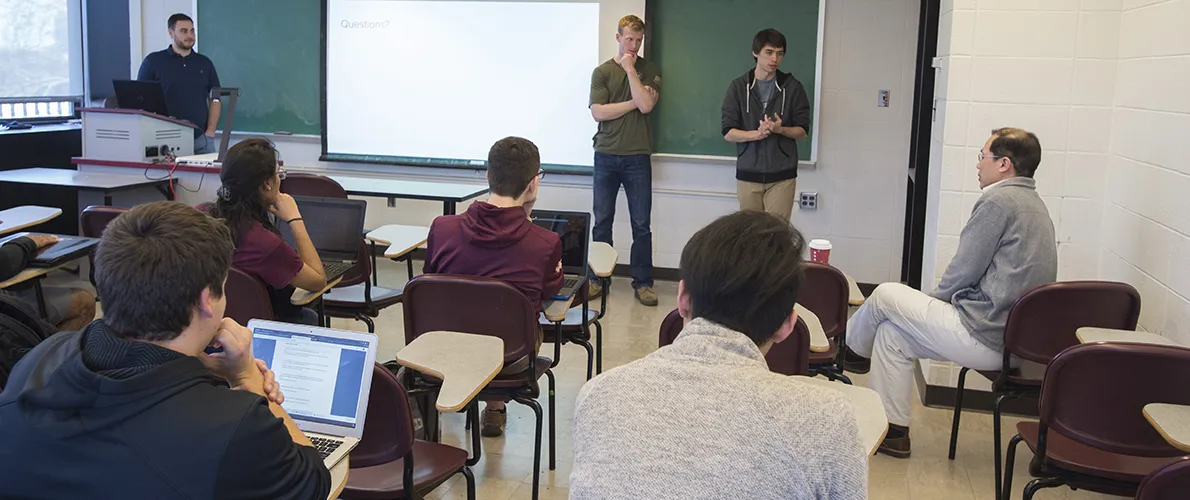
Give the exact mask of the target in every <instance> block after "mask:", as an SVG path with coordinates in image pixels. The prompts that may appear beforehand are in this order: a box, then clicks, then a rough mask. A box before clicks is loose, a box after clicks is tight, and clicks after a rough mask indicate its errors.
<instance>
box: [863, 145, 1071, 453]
mask: <svg viewBox="0 0 1190 500" xmlns="http://www.w3.org/2000/svg"><path fill="white" fill-rule="evenodd" d="M1040 163H1041V143H1040V142H1038V140H1037V136H1035V135H1033V134H1032V133H1030V132H1026V131H1024V130H1020V129H1014V128H1001V129H997V130H993V131H992V137H991V138H990V139H988V141H987V143H985V144H984V146H983V150H982V151H980V153H979V163H977V164H976V169H977V170H978V176H979V187H980V188H982V189H983V194H982V195H981V196H980V197H979V201H976V202H975V207H974V208H973V209H972V211H971V219H970V220H968V221H967V226H966V227H964V228H963V232H962V234H960V235H959V248H958V251H957V252H956V253H955V256H954V259H952V260H951V261H950V265H949V266H947V268H946V273H945V274H943V275H942V281H941V282H940V283H939V284H938V288H937V289H936V290H934V293H932V294H930V295H926V294H924V293H922V292H920V291H918V290H914V289H912V288H909V287H907V286H905V285H902V284H900V283H885V284H883V285H880V286H878V287H876V291H875V292H873V293H872V296H871V297H869V298H868V300H867V302H865V303H864V305H863V306H862V307H860V308H859V311H856V313H855V315H854V316H853V317H852V318H851V319H850V320H848V322H847V347H848V352H847V353H846V355H847V363H846V368H847V369H848V370H849V371H853V372H857V373H867V372H868V369H869V368H871V371H872V375H871V377H869V379H868V385H870V386H871V388H872V389H873V390H875V391H876V392H878V393H880V397H881V398H882V399H883V400H884V411H885V412H886V413H887V414H888V421H889V429H888V435H887V436H886V437H885V439H884V442H883V443H881V445H880V449H879V451H880V452H882V453H885V454H887V455H891V456H894V457H899V458H906V457H908V456H909V452H910V446H909V407H910V398H912V395H913V362H914V360H917V359H936V360H939V361H952V362H954V363H957V364H959V365H961V366H965V367H968V368H971V369H975V370H997V369H1000V368H1001V367H1002V366H1003V363H1004V354H1003V353H1004V324H1005V323H1006V322H1007V320H1008V311H1009V309H1011V308H1012V305H1013V304H1014V303H1015V302H1016V301H1017V299H1019V298H1020V297H1021V296H1022V295H1024V294H1025V293H1026V292H1028V291H1029V290H1032V289H1033V288H1036V287H1038V286H1041V285H1044V284H1046V283H1052V282H1053V281H1055V280H1056V279H1057V273H1058V249H1057V242H1056V240H1055V238H1054V223H1053V221H1051V220H1050V215H1049V211H1048V209H1046V206H1045V203H1043V202H1042V201H1041V197H1040V196H1038V195H1037V183H1036V181H1034V180H1033V174H1034V173H1035V172H1036V171H1037V166H1038V164H1040ZM869 358H870V359H869Z"/></svg>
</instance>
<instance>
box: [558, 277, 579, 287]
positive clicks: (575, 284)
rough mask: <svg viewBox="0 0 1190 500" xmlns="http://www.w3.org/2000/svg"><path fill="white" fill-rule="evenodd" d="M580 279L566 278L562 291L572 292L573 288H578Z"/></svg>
mask: <svg viewBox="0 0 1190 500" xmlns="http://www.w3.org/2000/svg"><path fill="white" fill-rule="evenodd" d="M580 279H581V278H566V281H565V282H563V283H562V289H564V290H570V289H572V288H578V283H579V280H580Z"/></svg>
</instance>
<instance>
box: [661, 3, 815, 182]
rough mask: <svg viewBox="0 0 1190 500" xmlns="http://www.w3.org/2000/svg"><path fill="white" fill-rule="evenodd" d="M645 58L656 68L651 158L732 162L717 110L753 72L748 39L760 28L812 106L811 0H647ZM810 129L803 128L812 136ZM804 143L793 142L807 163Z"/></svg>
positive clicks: (807, 150) (731, 148) (732, 151)
mask: <svg viewBox="0 0 1190 500" xmlns="http://www.w3.org/2000/svg"><path fill="white" fill-rule="evenodd" d="M648 2H649V3H648V6H649V11H648V19H647V22H648V23H649V25H650V33H649V36H648V38H647V40H646V42H645V45H646V46H648V49H647V50H648V52H649V54H648V56H649V57H651V58H653V59H654V60H656V61H657V63H658V64H660V65H661V75H662V81H663V82H664V83H663V84H662V86H661V88H662V91H661V100H660V102H658V104H657V108H656V110H655V111H653V113H652V114H653V115H654V116H653V130H654V139H653V140H654V142H655V144H654V150H655V151H656V152H658V153H673V154H696V155H717V156H735V147H734V145H732V144H729V143H728V142H727V141H724V140H723V134H722V133H721V132H722V130H721V128H720V118H721V113H720V108H721V106H722V104H723V95H724V94H725V93H726V92H727V86H728V84H730V83H731V81H732V80H733V79H735V78H737V77H739V76H740V75H743V74H744V71H746V70H748V68H754V67H755V65H756V63H755V62H754V61H753V60H752V37H753V36H755V35H756V32H758V31H760V30H762V29H765V28H774V29H776V30H778V31H780V32H781V33H782V34H784V35H785V38H786V42H787V43H788V44H789V46H788V47H786V51H785V60H784V61H783V62H782V63H781V71H785V72H789V73H793V75H794V76H795V77H797V79H798V80H799V81H801V82H802V85H804V86H805V88H806V94H807V95H808V96H809V97H810V106H811V109H813V107H814V106H816V105H817V104H816V102H815V95H814V86H815V83H816V81H817V79H818V75H817V74H816V73H815V68H816V66H817V61H818V2H819V0H648ZM650 44H651V45H650ZM816 125H817V124H816V123H811V124H810V133H811V134H813V133H814V128H815V126H816ZM810 141H811V138H809V137H807V138H806V140H804V141H799V143H800V144H799V145H798V153H799V155H800V156H801V159H802V160H808V159H810V147H809V145H810V144H811V142H810Z"/></svg>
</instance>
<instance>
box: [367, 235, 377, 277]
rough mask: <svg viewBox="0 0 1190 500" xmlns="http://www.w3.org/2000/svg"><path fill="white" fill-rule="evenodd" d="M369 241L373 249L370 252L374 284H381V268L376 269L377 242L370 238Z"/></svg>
mask: <svg viewBox="0 0 1190 500" xmlns="http://www.w3.org/2000/svg"><path fill="white" fill-rule="evenodd" d="M368 243H369V244H371V245H372V247H371V250H372V251H371V252H368V253H370V254H372V286H380V270H379V269H376V242H375V241H372V240H368Z"/></svg>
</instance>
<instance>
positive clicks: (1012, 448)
mask: <svg viewBox="0 0 1190 500" xmlns="http://www.w3.org/2000/svg"><path fill="white" fill-rule="evenodd" d="M1021 441H1024V439H1022V438H1021V435H1020V434H1017V435H1015V436H1012V439H1010V440H1009V441H1008V456H1007V457H1005V459H1004V460H1005V462H1004V486H1003V487H1001V488H999V491H1000V494H999V495H998V496H997V497H996V499H997V500H1000V499H1004V500H1008V499H1009V498H1010V497H1011V496H1012V470H1013V467H1015V466H1016V445H1018V444H1021Z"/></svg>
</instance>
